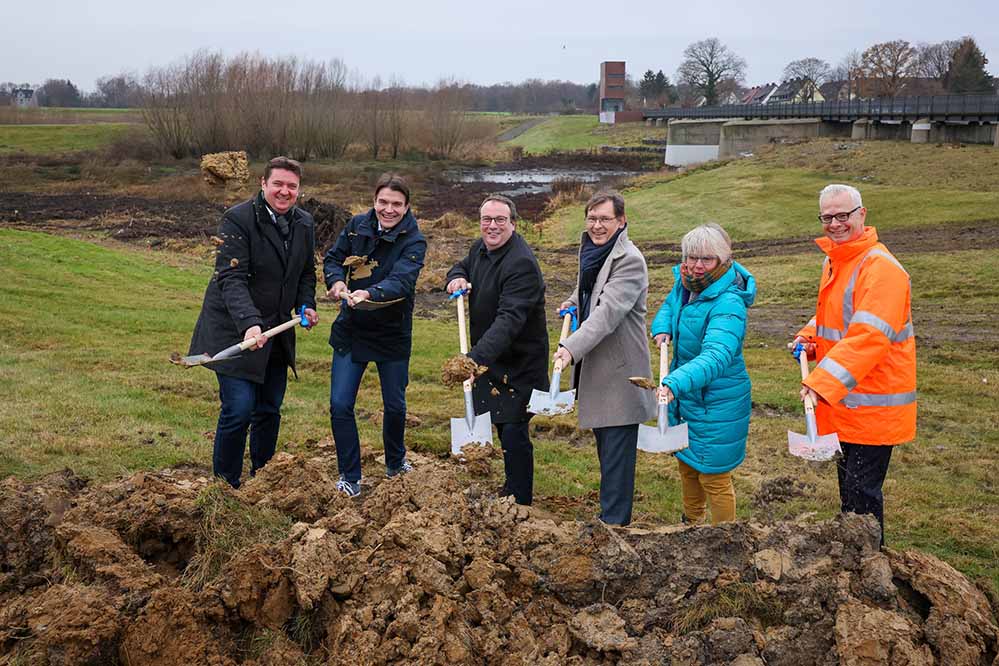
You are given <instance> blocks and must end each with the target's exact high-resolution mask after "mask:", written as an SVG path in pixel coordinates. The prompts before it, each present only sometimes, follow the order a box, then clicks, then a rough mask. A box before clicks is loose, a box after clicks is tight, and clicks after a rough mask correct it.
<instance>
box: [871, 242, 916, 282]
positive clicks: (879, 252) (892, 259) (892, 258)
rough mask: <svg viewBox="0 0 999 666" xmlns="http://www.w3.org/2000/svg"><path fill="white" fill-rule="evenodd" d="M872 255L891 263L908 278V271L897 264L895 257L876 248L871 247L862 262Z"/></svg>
mask: <svg viewBox="0 0 999 666" xmlns="http://www.w3.org/2000/svg"><path fill="white" fill-rule="evenodd" d="M872 254H876V255H879V256H882V257H884V258H885V259H887V260H888V261H890V262H891V263H893V264H895V265H896V266H898V270H900V271H902V272H903V273H905V275H906V276H907V277H908V275H909V271H907V270H905V269H904V268H902V264H900V263H898V259H896V258H895V257H893V256H891V255H890V254H889V253H887V252H885V251H884V250H879V249H878V248H876V247H873V248H871V249H870V250H869V251H868V253H867V255H866V256H865V257H864V260H865V261H866V260H867V257H869V256H871V255H872Z"/></svg>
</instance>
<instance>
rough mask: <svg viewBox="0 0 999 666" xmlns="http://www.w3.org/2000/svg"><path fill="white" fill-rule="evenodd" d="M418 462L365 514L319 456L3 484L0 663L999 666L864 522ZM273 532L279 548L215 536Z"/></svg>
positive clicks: (977, 597) (972, 609) (970, 592)
mask: <svg viewBox="0 0 999 666" xmlns="http://www.w3.org/2000/svg"><path fill="white" fill-rule="evenodd" d="M364 462H365V465H369V466H370V465H374V464H376V463H375V461H374V460H373V456H371V455H367V456H365V458H364ZM416 465H417V467H416V471H414V472H413V473H411V474H410V475H408V476H407V477H402V478H398V479H393V480H379V479H378V475H377V474H373V473H372V474H370V475H366V478H371V479H374V481H373V482H372V483H371V484H368V485H366V486H365V491H364V495H363V496H362V497H363V499H362V500H361V501H360V502H355V501H353V500H349V499H346V498H344V497H343V496H339V495H337V494H335V493H334V492H333V486H334V480H335V479H334V477H333V474H334V473H335V469H336V467H335V462H334V460H333V459H332V458H331V457H330V456H329V455H328V454H326V453H325V451H323V450H322V449H320V450H318V451H317V452H316V454H315V455H314V456H313V457H308V458H307V457H295V456H292V455H290V454H286V453H281V454H278V455H277V456H276V457H275V458H274V460H273V461H272V462H271V463H270V464H269V465H268V466H267V467H265V468H264V469H263V470H262V471H261V472H260V473H258V474H257V476H256V477H255V478H253V479H251V480H249V481H248V482H247V483H246V484H245V485H244V486H243V488H242V489H241V490H240V491H238V492H232V491H228V490H225V489H223V488H222V487H221V486H212V487H210V486H209V480H208V478H207V477H205V476H203V475H201V474H199V473H198V472H197V471H196V470H192V469H189V468H188V469H178V470H166V471H164V472H160V473H139V474H134V475H132V476H130V477H128V478H124V479H121V480H118V481H115V482H112V483H109V484H106V485H104V486H88V485H87V484H86V483H85V482H83V481H82V480H80V479H78V478H77V477H75V476H74V475H73V474H72V473H70V472H64V473H61V474H56V475H52V476H49V477H47V478H45V479H43V480H41V481H40V482H38V483H36V484H25V483H22V482H20V481H18V480H16V479H8V480H6V481H3V482H2V483H0V528H2V529H0V535H2V536H0V663H30V664H66V665H69V664H109V663H122V664H129V665H130V666H144V665H147V664H148V665H160V664H162V665H167V664H171V665H173V664H216V665H220V666H221V665H230V664H259V665H261V666H263V665H264V664H288V665H289V666H291V665H292V664H297V663H303V661H302V660H303V659H306V658H308V659H309V660H310V661H308V662H306V663H328V664H427V665H429V664H440V663H447V664H504V665H505V664H545V665H548V664H550V665H552V666H555V665H557V664H579V665H587V664H634V665H639V664H641V665H649V666H651V665H652V664H677V665H679V664H691V665H693V664H727V665H728V664H731V665H739V666H747V665H758V664H764V663H765V664H769V665H771V666H776V665H788V666H790V665H792V664H793V665H795V666H797V665H799V664H830V665H832V664H837V663H842V664H882V663H884V664H889V663H890V664H900V665H901V664H908V665H911V666H916V665H922V664H925V665H926V666H929V665H930V664H937V663H947V664H953V665H955V666H964V665H967V666H972V665H974V666H980V665H983V664H985V665H988V664H993V663H995V661H994V660H995V659H996V654H997V649H999V626H997V619H996V615H995V612H994V609H992V608H991V607H990V605H989V602H988V600H987V598H986V597H985V596H984V595H983V594H982V592H981V591H979V590H978V589H977V588H975V587H974V586H973V585H972V584H971V583H970V582H969V581H968V580H967V579H966V578H964V577H963V576H962V575H961V574H959V573H958V572H956V571H955V570H954V569H952V568H951V567H950V566H948V565H946V564H944V563H942V562H940V561H939V560H937V559H935V558H933V557H932V556H929V555H923V554H920V553H915V552H905V553H902V552H895V551H891V550H888V551H879V550H878V548H877V540H878V531H877V523H876V522H875V521H874V520H873V519H870V518H869V517H868V518H861V517H857V516H845V517H840V518H837V519H835V520H832V521H828V522H823V523H817V524H807V523H800V524H799V523H793V524H792V523H777V524H769V525H761V524H749V523H732V524H728V525H726V526H724V527H717V528H714V527H663V528H658V529H652V530H640V529H612V528H608V527H606V526H604V525H603V524H601V523H599V522H592V521H591V522H582V523H580V522H574V521H563V522H560V521H558V520H556V519H554V518H553V517H552V516H550V515H547V514H545V513H544V512H542V511H538V510H533V509H532V510H528V509H526V508H524V507H518V506H516V505H514V504H511V503H510V500H509V499H499V498H496V497H495V496H494V495H492V493H491V492H489V491H488V489H487V488H486V487H485V486H484V485H483V484H482V483H481V482H478V481H474V480H473V481H472V482H471V483H469V482H468V481H466V480H463V479H462V478H461V477H459V475H458V473H457V468H456V466H455V465H454V464H451V463H441V462H434V461H431V460H428V459H420V458H417V459H416ZM371 471H372V472H374V471H375V470H371ZM784 486H786V487H784ZM772 490H773V492H770V493H769V494H765V496H764V494H761V495H760V497H759V498H758V501H760V502H768V501H770V502H773V501H782V498H783V497H784V496H786V495H788V494H790V495H793V494H794V492H797V490H796V488H795V487H794V484H793V483H786V484H784V485H783V486H781V487H780V488H777V487H776V486H775V488H774V489H772ZM778 491H779V492H778ZM213 497H214V498H215V504H213V503H212V502H211V501H209V500H208V498H213ZM211 506H216V507H223V508H224V511H221V512H215V513H211V512H210V509H209V507H211ZM264 516H280V517H283V518H282V520H283V521H284V522H280V523H278V525H279V529H277V530H275V531H274V533H273V534H271V535H270V537H269V538H266V539H261V540H254V539H246V538H244V539H243V540H242V541H241V542H240V543H237V544H233V543H231V542H226V543H227V544H228V545H227V547H226V548H225V549H222V548H220V547H219V544H218V543H216V542H215V541H213V538H214V537H213V535H214V534H215V532H213V527H212V526H214V529H216V530H218V529H222V528H224V527H225V525H226V524H236V525H239V524H242V523H240V521H247V520H249V521H250V522H246V525H247V527H246V530H248V531H252V530H253V528H254V522H253V521H254V520H261V519H262V518H263V517H264ZM246 530H244V531H246ZM206 563H207V565H211V566H207V565H206ZM941 660H942V661H941Z"/></svg>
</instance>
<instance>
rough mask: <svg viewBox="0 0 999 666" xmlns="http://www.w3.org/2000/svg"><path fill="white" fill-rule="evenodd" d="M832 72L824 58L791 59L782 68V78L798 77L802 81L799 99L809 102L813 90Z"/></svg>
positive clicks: (827, 79)
mask: <svg viewBox="0 0 999 666" xmlns="http://www.w3.org/2000/svg"><path fill="white" fill-rule="evenodd" d="M831 74H832V68H831V67H830V66H829V63H827V62H826V61H825V60H820V59H819V58H802V59H801V60H792V61H791V62H789V63H788V64H787V67H785V68H784V79H785V80H787V79H798V80H800V81H801V82H802V86H801V99H802V101H804V102H811V101H812V100H813V99H814V98H815V92H816V91H817V90H818V89H819V86H821V85H822V84H823V83H825V82H826V81H829V80H830V79H829V77H830V75H831Z"/></svg>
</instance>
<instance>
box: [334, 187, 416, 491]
mask: <svg viewBox="0 0 999 666" xmlns="http://www.w3.org/2000/svg"><path fill="white" fill-rule="evenodd" d="M426 251H427V241H426V239H424V237H423V234H422V233H420V229H419V227H418V226H417V224H416V218H415V217H414V216H413V213H412V212H411V210H410V206H409V187H408V186H407V185H406V182H405V181H404V180H403V179H402V178H401V177H399V176H397V175H395V174H385V175H383V176H382V177H381V178H380V179H379V180H378V183H377V184H376V185H375V197H374V207H372V208H371V210H369V211H368V212H367V213H364V214H361V215H356V216H354V218H353V219H351V221H350V222H349V223H348V224H347V226H346V227H345V228H344V230H343V231H342V232H341V233H340V236H339V238H337V242H336V244H335V245H334V246H333V247H332V248H330V250H329V251H328V252H327V253H326V256H325V257H324V259H323V275H324V276H325V280H326V287H327V289H328V292H327V294H328V295H329V296H331V297H332V298H333V299H334V300H338V301H340V302H341V306H340V315H339V316H338V317H337V318H336V321H334V322H333V330H332V332H331V333H330V346H331V347H333V365H332V369H331V377H330V425H331V428H332V431H333V440H334V442H335V443H336V454H337V466H338V467H339V472H340V480H339V482H338V483H337V489H338V490H339V491H340V492H342V493H344V494H345V495H347V496H349V497H357V496H359V495H360V493H361V444H360V440H359V438H358V434H357V421H356V419H355V418H354V403H355V402H356V401H357V391H358V389H359V388H360V386H361V378H362V377H363V376H364V370H365V368H367V366H368V363H369V362H371V361H373V362H374V363H375V365H376V367H377V368H378V379H379V382H380V383H381V387H382V402H383V405H384V417H383V419H382V439H383V441H384V444H385V468H386V476H388V477H393V476H396V475H398V474H404V473H406V472H408V471H410V470H411V469H412V468H411V467H410V464H409V462H408V461H407V460H406V446H405V443H404V436H405V431H406V386H407V385H408V384H409V357H410V355H411V353H412V347H413V305H414V302H415V294H416V279H417V277H419V275H420V269H421V268H423V258H424V256H425V255H426ZM345 264H346V265H345ZM383 303H390V304H388V305H384V306H382V305H380V304H383ZM372 306H374V309H368V308H369V307H372Z"/></svg>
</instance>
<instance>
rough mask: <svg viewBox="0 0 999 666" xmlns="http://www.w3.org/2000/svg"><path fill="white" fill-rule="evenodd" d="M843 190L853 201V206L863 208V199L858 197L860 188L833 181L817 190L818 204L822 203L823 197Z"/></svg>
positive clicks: (832, 195) (825, 197) (834, 194)
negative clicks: (819, 190)
mask: <svg viewBox="0 0 999 666" xmlns="http://www.w3.org/2000/svg"><path fill="white" fill-rule="evenodd" d="M844 192H845V193H846V194H849V195H850V200H851V201H852V202H853V205H854V206H856V207H858V208H863V206H864V201H863V199H861V198H860V190H858V189H857V188H856V187H854V186H853V185H842V184H840V183H833V184H831V185H826V186H825V187H823V188H822V191H821V192H819V206H821V205H822V202H823V201H824V200H825V199H828V198H829V197H834V196H836V195H838V194H843V193H844Z"/></svg>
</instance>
